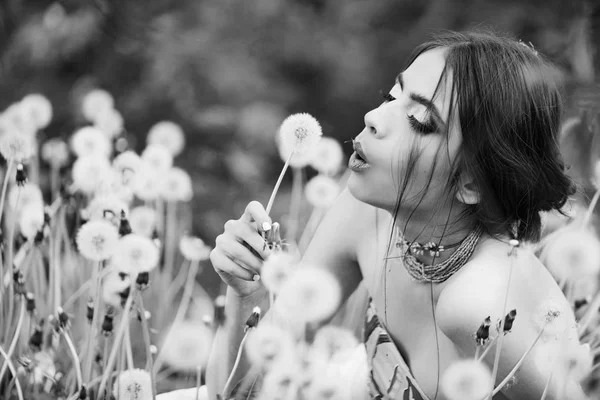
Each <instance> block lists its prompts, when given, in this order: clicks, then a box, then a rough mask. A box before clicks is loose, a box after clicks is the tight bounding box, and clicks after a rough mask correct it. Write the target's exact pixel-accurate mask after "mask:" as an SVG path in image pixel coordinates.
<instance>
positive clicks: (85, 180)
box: [71, 155, 114, 194]
mask: <svg viewBox="0 0 600 400" xmlns="http://www.w3.org/2000/svg"><path fill="white" fill-rule="evenodd" d="M71 176H72V178H73V186H74V187H75V188H76V189H78V190H81V191H82V192H83V193H85V194H92V193H95V192H96V191H98V187H99V186H106V184H107V183H112V182H108V181H107V180H110V181H113V180H114V174H113V171H112V170H111V167H110V163H109V161H108V159H107V158H106V157H104V156H98V155H89V156H83V157H79V158H78V159H77V160H75V162H74V163H73V168H72V170H71Z"/></svg>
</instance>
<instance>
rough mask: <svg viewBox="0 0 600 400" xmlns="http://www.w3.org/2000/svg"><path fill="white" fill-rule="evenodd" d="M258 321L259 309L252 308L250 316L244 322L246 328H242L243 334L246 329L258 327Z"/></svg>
mask: <svg viewBox="0 0 600 400" xmlns="http://www.w3.org/2000/svg"><path fill="white" fill-rule="evenodd" d="M259 320H260V307H254V309H253V310H252V314H250V316H249V317H248V319H247V320H246V326H245V327H244V332H247V331H248V329H252V328H254V327H256V325H258V321H259Z"/></svg>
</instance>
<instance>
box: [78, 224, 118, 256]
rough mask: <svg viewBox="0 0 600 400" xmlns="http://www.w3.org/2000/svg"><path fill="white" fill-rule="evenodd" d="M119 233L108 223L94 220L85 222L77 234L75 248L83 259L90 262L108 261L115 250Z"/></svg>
mask: <svg viewBox="0 0 600 400" xmlns="http://www.w3.org/2000/svg"><path fill="white" fill-rule="evenodd" d="M118 241H119V233H118V231H117V228H116V227H115V226H114V225H113V224H111V223H110V222H108V221H105V220H94V221H89V222H86V223H85V224H83V225H82V226H81V228H79V231H78V232H77V238H76V242H77V247H78V248H79V252H80V253H81V255H83V256H84V257H85V258H87V259H88V260H91V261H104V260H107V259H109V258H110V257H111V256H112V255H113V254H114V252H115V249H116V248H117V243H118Z"/></svg>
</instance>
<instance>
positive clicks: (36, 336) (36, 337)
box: [29, 325, 44, 352]
mask: <svg viewBox="0 0 600 400" xmlns="http://www.w3.org/2000/svg"><path fill="white" fill-rule="evenodd" d="M43 342H44V333H43V331H42V327H41V326H39V325H36V327H35V328H34V329H33V333H32V334H31V337H30V338H29V347H30V348H31V350H32V351H34V352H38V351H40V350H41V349H42V343H43Z"/></svg>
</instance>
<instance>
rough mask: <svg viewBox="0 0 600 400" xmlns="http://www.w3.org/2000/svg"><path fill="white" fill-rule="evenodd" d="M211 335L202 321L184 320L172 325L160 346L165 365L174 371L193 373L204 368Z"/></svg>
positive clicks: (208, 352) (209, 348)
mask: <svg viewBox="0 0 600 400" xmlns="http://www.w3.org/2000/svg"><path fill="white" fill-rule="evenodd" d="M212 340H213V333H212V331H211V329H210V328H209V327H207V326H206V325H205V324H204V323H202V321H192V320H186V321H182V322H179V323H177V324H176V325H173V326H172V327H171V328H170V329H169V332H168V333H167V335H166V336H165V338H164V340H163V344H162V350H161V352H162V354H164V356H165V358H164V360H165V363H166V364H168V365H169V366H170V367H171V368H173V369H174V370H176V371H186V372H194V371H196V368H197V367H198V366H200V367H202V368H205V367H206V364H207V362H208V356H209V354H210V350H211V344H212Z"/></svg>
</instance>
